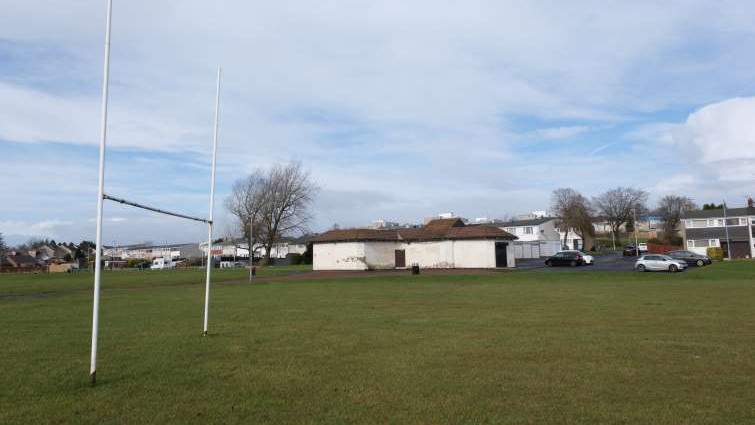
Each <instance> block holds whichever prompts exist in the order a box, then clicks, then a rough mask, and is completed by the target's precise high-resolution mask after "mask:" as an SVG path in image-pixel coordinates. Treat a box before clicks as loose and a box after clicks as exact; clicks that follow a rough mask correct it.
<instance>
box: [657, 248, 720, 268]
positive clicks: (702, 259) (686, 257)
mask: <svg viewBox="0 0 755 425" xmlns="http://www.w3.org/2000/svg"><path fill="white" fill-rule="evenodd" d="M666 255H668V256H669V257H671V258H673V259H675V260H682V261H684V262H685V263H687V264H689V265H693V264H694V265H696V266H698V267H702V266H707V265H708V264H712V263H713V261H711V259H710V257H708V256H707V255H700V254H695V253H694V252H692V251H687V250H684V249H680V250H678V251H669V252H667V253H666Z"/></svg>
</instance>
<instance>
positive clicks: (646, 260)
mask: <svg viewBox="0 0 755 425" xmlns="http://www.w3.org/2000/svg"><path fill="white" fill-rule="evenodd" d="M686 268H687V262H686V261H682V260H676V259H674V258H671V257H669V256H668V255H663V254H646V255H643V256H642V257H640V258H639V259H638V260H637V261H635V263H634V269H635V270H637V271H638V272H649V271H668V272H671V273H676V272H678V271H681V270H684V269H686Z"/></svg>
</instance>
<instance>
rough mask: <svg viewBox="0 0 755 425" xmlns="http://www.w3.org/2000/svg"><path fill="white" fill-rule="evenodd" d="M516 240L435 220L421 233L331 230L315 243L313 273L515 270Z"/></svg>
mask: <svg viewBox="0 0 755 425" xmlns="http://www.w3.org/2000/svg"><path fill="white" fill-rule="evenodd" d="M515 239H516V237H515V236H513V235H511V234H509V233H507V232H505V231H503V230H501V229H499V228H497V227H495V226H489V225H479V226H477V225H472V226H467V225H465V223H464V221H462V220H461V219H460V218H445V219H434V220H430V221H429V222H428V223H427V224H426V225H425V226H423V227H422V228H419V229H395V230H377V229H343V230H331V231H328V232H325V233H322V234H320V235H317V236H315V237H313V238H312V247H313V268H314V270H375V269H394V268H405V267H410V266H412V265H413V264H417V265H418V266H419V267H421V268H496V267H514V266H515V264H516V263H515V260H514V255H513V254H514V252H513V246H512V244H511V243H512V241H514V240H515Z"/></svg>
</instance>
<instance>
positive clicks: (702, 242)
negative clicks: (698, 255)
mask: <svg viewBox="0 0 755 425" xmlns="http://www.w3.org/2000/svg"><path fill="white" fill-rule="evenodd" d="M709 246H713V247H715V246H718V239H697V240H691V241H687V248H707V247H709Z"/></svg>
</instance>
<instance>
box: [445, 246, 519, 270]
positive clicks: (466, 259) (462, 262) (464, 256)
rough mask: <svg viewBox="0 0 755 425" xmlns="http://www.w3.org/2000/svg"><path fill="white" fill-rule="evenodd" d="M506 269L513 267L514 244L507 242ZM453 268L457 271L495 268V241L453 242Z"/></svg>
mask: <svg viewBox="0 0 755 425" xmlns="http://www.w3.org/2000/svg"><path fill="white" fill-rule="evenodd" d="M507 242H508V246H507V248H506V249H507V251H506V259H507V261H508V265H507V267H514V265H513V262H514V261H515V260H514V244H513V241H507ZM453 251H454V260H455V267H456V268H459V269H466V268H470V269H493V268H495V241H494V240H477V241H453Z"/></svg>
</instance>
